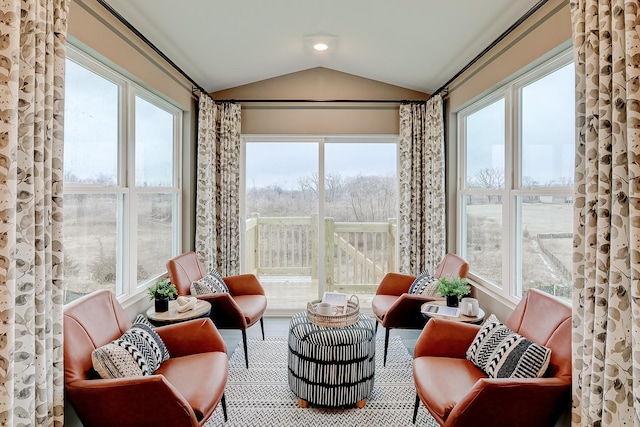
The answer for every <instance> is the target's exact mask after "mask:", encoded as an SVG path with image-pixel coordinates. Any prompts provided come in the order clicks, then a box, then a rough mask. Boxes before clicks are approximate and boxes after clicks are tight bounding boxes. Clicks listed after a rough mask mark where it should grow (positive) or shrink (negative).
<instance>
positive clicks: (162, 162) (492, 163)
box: [64, 60, 575, 189]
mask: <svg viewBox="0 0 640 427" xmlns="http://www.w3.org/2000/svg"><path fill="white" fill-rule="evenodd" d="M67 76H68V78H67V80H66V81H67V85H66V101H65V154H64V156H65V173H66V174H74V175H76V176H77V177H79V178H80V179H81V180H91V179H96V178H98V177H100V176H101V175H104V176H107V177H110V178H111V179H112V180H113V181H114V182H115V176H116V165H117V159H118V152H117V141H118V132H119V130H118V126H117V120H116V119H115V118H116V117H118V102H117V101H118V96H119V95H118V86H117V85H116V84H115V83H112V82H110V81H108V80H106V79H104V78H102V77H100V76H98V75H96V74H94V73H93V72H91V71H89V70H87V69H85V68H84V67H81V66H79V65H77V64H76V63H74V62H73V61H71V60H67ZM573 79H574V72H573V64H568V65H567V66H565V67H563V68H561V69H559V70H557V71H555V72H553V73H551V74H549V75H547V76H545V77H544V78H543V79H541V80H537V81H535V82H533V83H531V84H529V85H528V86H525V87H524V88H523V89H522V91H521V104H522V110H523V120H522V124H521V132H522V140H523V153H522V170H523V175H524V176H527V177H528V178H529V179H530V180H534V181H537V182H538V183H539V184H540V185H546V184H547V183H549V182H551V181H557V180H562V179H565V180H566V179H567V178H569V179H573V165H574V146H575V136H574V135H575V124H574V120H575V114H574V108H575V107H574V106H575V100H574V81H573ZM135 105H136V107H135V115H136V127H135V130H134V132H135V136H136V140H137V143H136V156H137V158H136V170H135V172H136V184H137V185H152V186H156V185H161V186H165V185H171V177H172V173H171V171H172V167H173V163H172V159H173V149H172V137H173V121H172V117H173V116H172V115H171V114H170V113H168V112H165V111H163V110H161V109H160V108H158V107H156V106H155V105H153V104H151V103H149V102H147V101H145V100H144V99H142V98H139V97H136V104H135ZM76 106H81V107H80V108H77V107H76ZM87 106H90V107H87ZM504 111H505V109H504V99H500V100H498V101H496V102H494V103H493V104H491V105H488V106H486V107H484V108H482V109H481V110H479V111H477V112H475V113H473V114H471V115H469V116H467V122H466V126H467V153H466V171H467V176H468V177H469V178H471V177H473V176H474V175H475V174H477V172H478V171H479V170H481V169H484V168H497V169H503V168H504V147H505V134H504V123H505V117H504ZM319 147H324V150H325V152H324V156H325V165H326V166H325V168H326V169H325V173H326V174H340V175H342V176H343V177H349V176H357V175H395V174H396V168H397V147H396V144H395V143H392V142H388V143H380V142H375V143H373V142H362V143H347V142H325V143H324V144H322V143H318V142H269V143H262V142H249V143H247V147H246V171H247V177H246V183H247V188H252V187H266V186H269V185H279V186H281V187H283V188H286V189H292V188H297V187H298V180H299V179H300V178H301V177H308V176H311V175H312V174H313V173H317V171H318V164H319ZM96 153H97V155H98V157H99V158H100V162H95V161H93V160H92V159H93V158H95V156H96ZM88 159H89V160H88ZM567 171H569V172H570V173H569V175H570V176H567Z"/></svg>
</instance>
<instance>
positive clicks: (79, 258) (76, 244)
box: [64, 195, 572, 307]
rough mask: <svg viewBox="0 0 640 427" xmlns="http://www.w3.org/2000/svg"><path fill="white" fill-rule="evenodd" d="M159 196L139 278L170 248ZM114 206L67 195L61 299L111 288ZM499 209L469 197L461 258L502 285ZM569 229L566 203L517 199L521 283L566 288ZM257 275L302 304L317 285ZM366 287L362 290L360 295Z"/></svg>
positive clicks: (152, 203) (147, 220)
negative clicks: (464, 254) (519, 201)
mask: <svg viewBox="0 0 640 427" xmlns="http://www.w3.org/2000/svg"><path fill="white" fill-rule="evenodd" d="M164 197H166V196H165V195H155V196H154V195H150V196H149V197H148V198H146V199H145V200H142V206H143V207H142V208H141V214H140V215H139V218H138V220H137V223H136V227H137V228H138V233H137V235H138V240H137V241H136V242H131V243H132V244H133V243H135V245H137V254H138V266H137V267H138V268H137V277H136V281H137V283H144V281H146V280H147V279H151V278H153V277H155V276H156V275H158V274H161V273H163V272H164V271H165V263H166V261H167V259H169V258H170V256H171V250H170V245H171V227H172V221H171V215H170V213H169V212H170V210H169V209H167V206H169V205H170V202H169V200H168V199H166V198H164ZM118 209H120V208H119V203H118V199H117V197H116V196H114V195H68V196H65V229H64V234H65V239H64V245H65V247H64V251H65V288H66V291H67V294H66V297H65V301H69V300H72V299H74V298H75V297H77V296H78V295H82V294H85V293H88V292H91V291H94V290H96V289H104V288H106V289H111V290H114V291H115V290H116V289H115V288H116V282H117V280H116V279H117V275H118V272H117V271H116V268H115V265H116V262H115V260H116V253H117V246H116V231H117V228H118V227H119V226H120V225H119V222H118V220H117V215H116V212H118ZM501 209H502V206H501V205H499V204H469V205H468V206H467V219H468V221H467V222H468V227H467V230H466V233H467V258H468V260H469V262H470V264H471V270H472V271H473V272H474V273H476V274H478V275H480V276H481V277H485V278H487V279H489V280H491V281H492V282H494V283H498V284H502V285H503V286H504V284H505V279H503V278H502V277H498V276H497V275H496V272H500V270H501V265H502V262H503V256H504V255H503V250H502V245H503V242H508V241H509V239H503V236H502V227H501ZM571 232H572V205H571V204H566V203H555V204H551V203H531V204H523V205H522V208H521V231H520V233H521V236H522V248H521V250H517V248H510V251H509V256H515V257H519V258H520V259H521V260H522V262H521V263H520V264H519V265H520V266H521V267H520V269H521V271H520V272H519V274H521V277H522V290H526V289H528V288H531V287H535V288H539V289H543V290H545V291H547V292H550V293H552V294H556V295H560V296H567V297H568V296H570V292H571V271H572V239H571ZM123 249H124V248H120V250H123ZM263 279H264V280H265V282H268V285H267V287H268V291H269V294H270V295H269V296H270V297H271V298H274V299H282V300H283V301H281V302H282V304H278V305H281V306H291V304H292V303H294V301H290V299H296V301H295V305H298V306H299V307H303V306H304V304H306V302H307V301H309V300H311V299H314V298H316V296H317V286H316V285H312V286H309V282H308V281H307V280H306V279H304V280H302V281H298V280H294V283H292V281H291V280H286V279H283V280H281V281H280V282H279V281H278V280H277V279H276V278H268V277H263ZM274 279H275V280H274ZM506 280H509V279H506ZM124 282H125V281H124V280H121V281H120V283H124ZM295 282H297V283H299V284H298V285H296V284H295ZM305 282H306V284H303V283H305ZM278 283H281V284H280V285H279V284H278ZM371 285H376V284H371ZM296 286H299V289H298V288H296ZM364 288H371V286H367V287H363V289H364ZM365 293H367V292H364V291H363V292H362V296H363V297H364V296H365ZM309 294H311V295H309ZM294 296H295V298H293V297H294ZM289 297H291V298H289ZM298 300H299V301H298Z"/></svg>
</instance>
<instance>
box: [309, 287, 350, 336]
mask: <svg viewBox="0 0 640 427" xmlns="http://www.w3.org/2000/svg"><path fill="white" fill-rule="evenodd" d="M320 302H322V300H319V299H318V300H314V301H311V302H308V303H307V319H309V321H310V322H311V323H313V324H315V325H318V326H322V327H324V328H346V327H347V326H351V325H353V324H354V323H356V322H357V321H358V318H359V316H360V300H359V299H358V296H357V295H351V297H350V298H349V301H347V313H346V314H334V315H326V314H319V313H317V312H316V306H317V305H318V304H319V303H320Z"/></svg>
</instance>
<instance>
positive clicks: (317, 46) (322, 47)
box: [313, 43, 329, 52]
mask: <svg viewBox="0 0 640 427" xmlns="http://www.w3.org/2000/svg"><path fill="white" fill-rule="evenodd" d="M313 48H314V49H315V50H318V51H320V52H322V51H323V50H327V49H329V46H328V45H327V44H326V43H316V44H314V45H313Z"/></svg>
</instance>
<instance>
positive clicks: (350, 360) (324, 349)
mask: <svg viewBox="0 0 640 427" xmlns="http://www.w3.org/2000/svg"><path fill="white" fill-rule="evenodd" d="M375 355H376V340H375V322H374V321H373V320H371V319H370V318H368V317H367V316H365V315H363V314H360V316H359V319H358V321H357V322H356V323H354V324H353V325H351V326H348V327H346V328H324V327H321V326H317V325H315V324H314V323H311V322H310V321H309V320H308V319H307V313H306V311H304V312H301V313H298V314H296V315H295V316H293V318H292V319H291V323H290V324H289V387H291V390H292V391H293V393H294V394H295V395H296V396H298V403H299V405H300V406H301V407H306V406H308V404H309V403H312V404H314V405H320V406H331V407H339V406H350V405H354V404H355V405H356V406H358V407H363V406H364V405H365V403H366V399H367V397H369V394H370V393H371V390H372V389H373V375H374V372H375Z"/></svg>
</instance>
